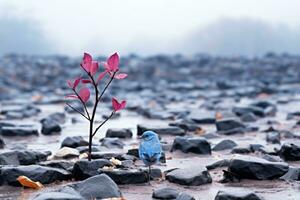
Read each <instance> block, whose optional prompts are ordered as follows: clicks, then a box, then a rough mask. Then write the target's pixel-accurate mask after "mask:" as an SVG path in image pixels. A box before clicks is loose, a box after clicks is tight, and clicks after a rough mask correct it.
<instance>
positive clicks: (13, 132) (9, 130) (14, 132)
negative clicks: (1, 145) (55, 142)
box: [0, 126, 39, 136]
mask: <svg viewBox="0 0 300 200" xmlns="http://www.w3.org/2000/svg"><path fill="white" fill-rule="evenodd" d="M0 134H1V135H3V136H31V135H38V134H39V132H38V130H37V129H36V128H33V127H25V126H24V127H23V126H14V127H8V126H5V127H2V128H1V130H0Z"/></svg>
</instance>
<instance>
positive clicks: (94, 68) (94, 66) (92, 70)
mask: <svg viewBox="0 0 300 200" xmlns="http://www.w3.org/2000/svg"><path fill="white" fill-rule="evenodd" d="M98 67H99V65H98V62H97V61H92V64H91V67H90V73H91V75H92V76H93V75H95V74H96V73H97V70H98Z"/></svg>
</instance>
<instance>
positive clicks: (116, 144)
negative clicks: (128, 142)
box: [100, 138, 125, 149]
mask: <svg viewBox="0 0 300 200" xmlns="http://www.w3.org/2000/svg"><path fill="white" fill-rule="evenodd" d="M100 142H101V145H102V146H105V147H106V148H109V149H111V148H119V149H123V147H124V146H125V144H124V142H122V141H121V140H120V139H119V138H102V139H100Z"/></svg>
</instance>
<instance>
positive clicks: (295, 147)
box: [279, 142, 300, 161]
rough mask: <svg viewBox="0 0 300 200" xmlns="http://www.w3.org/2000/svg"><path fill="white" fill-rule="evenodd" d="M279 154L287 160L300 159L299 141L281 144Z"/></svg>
mask: <svg viewBox="0 0 300 200" xmlns="http://www.w3.org/2000/svg"><path fill="white" fill-rule="evenodd" d="M279 155H280V157H281V158H283V159H284V160H286V161H297V160H300V144H298V143H291V142H289V143H284V144H283V145H282V146H281V149H280V151H279Z"/></svg>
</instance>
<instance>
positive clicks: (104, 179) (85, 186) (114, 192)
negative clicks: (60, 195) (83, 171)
mask: <svg viewBox="0 0 300 200" xmlns="http://www.w3.org/2000/svg"><path fill="white" fill-rule="evenodd" d="M71 187H73V188H74V189H75V190H76V191H77V192H78V193H79V194H80V195H81V196H82V197H83V198H84V199H105V198H116V197H121V196H122V194H121V191H120V190H119V188H118V186H117V185H116V183H115V182H114V181H113V180H112V179H111V178H109V177H108V176H107V175H105V174H101V175H97V176H93V177H90V178H88V179H86V180H84V181H81V182H79V183H76V184H74V185H71Z"/></svg>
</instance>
